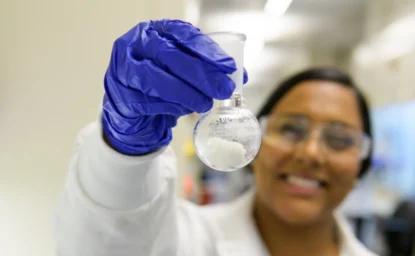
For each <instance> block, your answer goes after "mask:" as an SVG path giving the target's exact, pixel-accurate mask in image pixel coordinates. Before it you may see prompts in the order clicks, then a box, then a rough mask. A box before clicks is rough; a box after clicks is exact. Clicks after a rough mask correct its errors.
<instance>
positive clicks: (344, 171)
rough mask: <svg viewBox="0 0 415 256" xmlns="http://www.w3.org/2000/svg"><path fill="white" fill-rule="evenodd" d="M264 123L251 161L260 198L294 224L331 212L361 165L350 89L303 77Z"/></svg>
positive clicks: (356, 110)
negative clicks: (263, 130) (259, 143)
mask: <svg viewBox="0 0 415 256" xmlns="http://www.w3.org/2000/svg"><path fill="white" fill-rule="evenodd" d="M265 126H266V132H265V135H264V138H263V143H262V146H261V149H260V152H259V154H258V156H257V159H256V161H255V163H254V175H255V180H256V186H257V192H258V199H259V203H260V204H261V205H262V206H264V207H265V209H267V210H270V212H271V213H272V214H274V215H275V216H277V217H278V218H279V219H281V220H282V221H284V222H287V223H290V224H293V225H307V224H312V223H318V222H320V221H322V220H324V219H327V218H330V217H331V216H332V212H333V210H334V209H335V208H336V207H337V206H338V205H339V204H340V203H341V202H342V200H343V199H344V198H345V196H346V195H347V193H348V192H349V191H350V190H351V189H352V188H353V187H354V184H355V181H356V178H357V176H358V171H359V169H360V161H361V160H360V157H359V154H360V152H359V145H358V144H359V143H360V140H359V139H360V138H361V136H362V133H363V132H362V126H363V125H362V120H361V118H360V112H359V108H358V103H357V100H356V96H355V94H354V92H353V91H352V90H351V89H349V88H347V87H344V86H342V85H339V84H336V83H333V82H327V81H306V82H302V83H301V84H299V85H297V86H296V87H294V88H293V89H292V90H291V91H290V92H288V93H287V94H286V95H285V96H284V98H282V99H281V101H280V102H279V103H277V105H276V106H275V107H274V108H273V110H272V112H271V114H270V115H269V116H268V118H267V122H266V125H265Z"/></svg>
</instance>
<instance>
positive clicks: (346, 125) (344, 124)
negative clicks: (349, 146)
mask: <svg viewBox="0 0 415 256" xmlns="http://www.w3.org/2000/svg"><path fill="white" fill-rule="evenodd" d="M280 115H281V116H284V117H287V118H292V119H307V120H310V118H309V117H308V116H306V115H304V114H299V113H295V112H292V113H290V112H288V113H282V114H280ZM277 116H278V114H277ZM327 124H329V125H333V126H337V127H344V128H352V129H357V128H358V127H356V126H354V125H351V124H349V123H347V122H345V121H339V120H331V121H329V122H327Z"/></svg>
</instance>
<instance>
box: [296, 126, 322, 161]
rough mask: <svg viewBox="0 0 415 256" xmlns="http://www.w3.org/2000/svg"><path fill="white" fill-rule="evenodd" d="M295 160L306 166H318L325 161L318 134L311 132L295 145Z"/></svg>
mask: <svg viewBox="0 0 415 256" xmlns="http://www.w3.org/2000/svg"><path fill="white" fill-rule="evenodd" d="M294 157H295V160H296V161H297V162H298V163H299V164H301V165H303V166H304V167H307V168H319V167H320V166H321V165H323V164H324V163H325V161H326V152H325V148H324V146H323V145H322V143H321V139H320V136H319V134H316V133H313V134H310V136H308V138H306V139H304V141H302V142H301V143H299V144H298V145H297V148H296V150H295V154H294Z"/></svg>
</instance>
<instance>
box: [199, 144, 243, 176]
mask: <svg viewBox="0 0 415 256" xmlns="http://www.w3.org/2000/svg"><path fill="white" fill-rule="evenodd" d="M205 152H206V156H207V160H208V161H209V162H210V163H211V164H212V165H213V166H214V167H216V168H218V169H220V170H222V171H226V170H229V171H231V170H234V169H235V168H238V167H239V166H241V165H243V164H244V163H245V161H246V160H245V154H246V150H245V148H244V146H243V145H242V144H241V143H238V142H234V141H229V140H225V139H222V138H217V137H213V138H210V139H209V140H208V143H207V148H206V151H205Z"/></svg>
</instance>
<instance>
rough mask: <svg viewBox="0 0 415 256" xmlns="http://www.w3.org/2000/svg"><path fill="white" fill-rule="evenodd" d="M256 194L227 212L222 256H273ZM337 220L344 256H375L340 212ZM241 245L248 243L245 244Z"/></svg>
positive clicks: (242, 198)
mask: <svg viewBox="0 0 415 256" xmlns="http://www.w3.org/2000/svg"><path fill="white" fill-rule="evenodd" d="M254 195H255V190H254V189H252V190H250V191H248V192H246V193H245V194H244V195H242V196H241V197H240V198H238V199H236V200H235V201H234V202H232V203H231V204H230V205H229V207H230V209H228V210H226V211H224V212H226V213H225V214H226V216H222V217H224V218H222V220H223V221H222V222H221V223H220V225H221V227H220V228H221V229H222V230H223V232H222V234H224V235H223V237H222V239H220V242H219V243H218V252H219V255H221V256H222V255H223V256H225V255H226V256H229V255H239V256H244V255H256V256H269V253H268V251H267V249H266V247H265V244H264V243H263V241H262V239H261V236H260V235H259V232H258V230H257V228H256V224H255V221H254V219H253V216H252V208H253V202H254ZM335 220H336V223H337V227H338V230H339V239H340V242H341V253H340V255H341V256H374V254H372V253H371V252H369V251H368V250H367V249H366V248H365V247H364V246H363V245H362V244H361V243H360V242H359V241H358V240H357V238H356V237H355V235H354V233H353V231H352V229H351V227H350V225H349V224H348V222H347V220H346V219H345V218H344V217H343V216H342V215H341V214H340V213H338V212H336V213H335ZM241 241H244V242H243V244H241Z"/></svg>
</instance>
